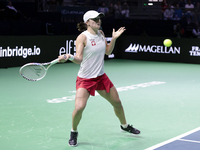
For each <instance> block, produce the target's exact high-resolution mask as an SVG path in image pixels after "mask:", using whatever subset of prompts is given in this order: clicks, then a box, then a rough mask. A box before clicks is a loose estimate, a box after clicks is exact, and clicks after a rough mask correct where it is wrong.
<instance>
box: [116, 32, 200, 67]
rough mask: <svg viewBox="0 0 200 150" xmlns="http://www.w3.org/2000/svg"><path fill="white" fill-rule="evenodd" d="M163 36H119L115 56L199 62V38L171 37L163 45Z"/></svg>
mask: <svg viewBox="0 0 200 150" xmlns="http://www.w3.org/2000/svg"><path fill="white" fill-rule="evenodd" d="M164 40H165V38H164V37H142V36H141V37H135V36H121V37H120V38H119V39H118V41H117V43H116V47H117V50H116V51H115V52H117V53H115V56H116V58H121V59H135V60H148V61H163V62H183V63H197V64H199V63H200V42H199V41H200V39H189V38H171V40H172V45H171V46H170V47H165V46H164V45H163V41H164Z"/></svg>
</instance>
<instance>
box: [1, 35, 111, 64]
mask: <svg viewBox="0 0 200 150" xmlns="http://www.w3.org/2000/svg"><path fill="white" fill-rule="evenodd" d="M76 38H77V36H76V35H74V36H73V35H72V36H0V68H7V67H15V66H22V65H24V64H26V63H30V62H38V63H44V62H49V61H52V60H53V59H56V58H57V57H58V56H59V55H62V54H68V53H69V54H73V55H75V54H76V41H75V40H76ZM106 40H107V42H108V43H109V42H110V40H111V38H109V37H108V38H106ZM107 58H114V54H111V55H110V56H106V57H105V59H107Z"/></svg>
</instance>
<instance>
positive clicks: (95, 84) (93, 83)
mask: <svg viewBox="0 0 200 150" xmlns="http://www.w3.org/2000/svg"><path fill="white" fill-rule="evenodd" d="M111 87H113V83H112V82H111V81H110V79H109V78H108V76H107V75H106V74H105V73H104V74H103V75H101V76H98V77H96V78H90V79H85V78H80V77H77V79H76V90H77V89H78V88H84V89H86V90H88V92H89V93H90V95H92V96H94V95H95V90H106V92H107V93H109V92H110V88H111Z"/></svg>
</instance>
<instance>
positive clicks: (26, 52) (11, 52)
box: [0, 45, 41, 58]
mask: <svg viewBox="0 0 200 150" xmlns="http://www.w3.org/2000/svg"><path fill="white" fill-rule="evenodd" d="M40 53H41V49H40V47H37V46H36V45H34V46H33V48H30V47H28V48H27V47H23V46H20V47H18V46H16V47H15V48H11V47H10V46H8V47H7V48H3V47H0V57H16V56H22V57H23V58H27V56H34V55H40Z"/></svg>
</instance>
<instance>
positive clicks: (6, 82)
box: [0, 59, 200, 150]
mask: <svg viewBox="0 0 200 150" xmlns="http://www.w3.org/2000/svg"><path fill="white" fill-rule="evenodd" d="M78 69H79V65H76V64H73V63H65V64H57V65H54V66H52V67H51V68H50V69H49V70H48V73H47V75H46V77H45V78H44V79H42V80H40V81H37V82H31V81H27V80H25V79H23V78H22V77H21V76H20V75H19V73H18V71H19V67H14V68H8V69H0V149H1V150H71V149H76V150H144V149H148V150H150V149H152V150H153V149H156V150H173V147H176V150H185V149H184V148H186V147H187V146H189V148H190V150H196V149H195V148H196V146H198V148H199V147H200V143H199V142H200V139H199V137H200V136H199V133H200V131H199V130H200V129H199V127H200V125H199V123H200V107H199V106H200V98H199V91H200V66H199V65H197V64H183V63H166V62H149V61H135V60H117V59H113V60H107V61H105V72H106V73H107V75H108V76H109V78H110V79H111V81H112V82H113V83H114V85H115V86H116V88H117V90H118V92H119V95H120V99H121V101H122V103H123V106H124V110H125V114H126V118H127V122H128V123H129V124H133V126H134V127H136V128H138V129H140V130H141V134H140V135H138V136H134V135H130V134H128V133H122V132H121V131H120V128H119V125H120V124H119V121H118V119H117V117H116V116H115V114H114V111H113V108H112V106H111V105H110V104H109V103H108V102H107V101H106V100H104V99H103V98H101V97H100V96H99V95H98V94H97V95H96V96H95V97H90V99H89V100H88V103H87V107H86V109H85V111H84V113H83V118H82V120H81V122H80V124H79V127H78V131H79V137H78V146H77V147H69V146H68V139H69V134H70V130H71V114H72V111H73V109H74V102H75V101H74V97H75V80H76V75H77V72H78ZM177 147H178V148H179V149H177ZM187 150H188V149H187Z"/></svg>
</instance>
